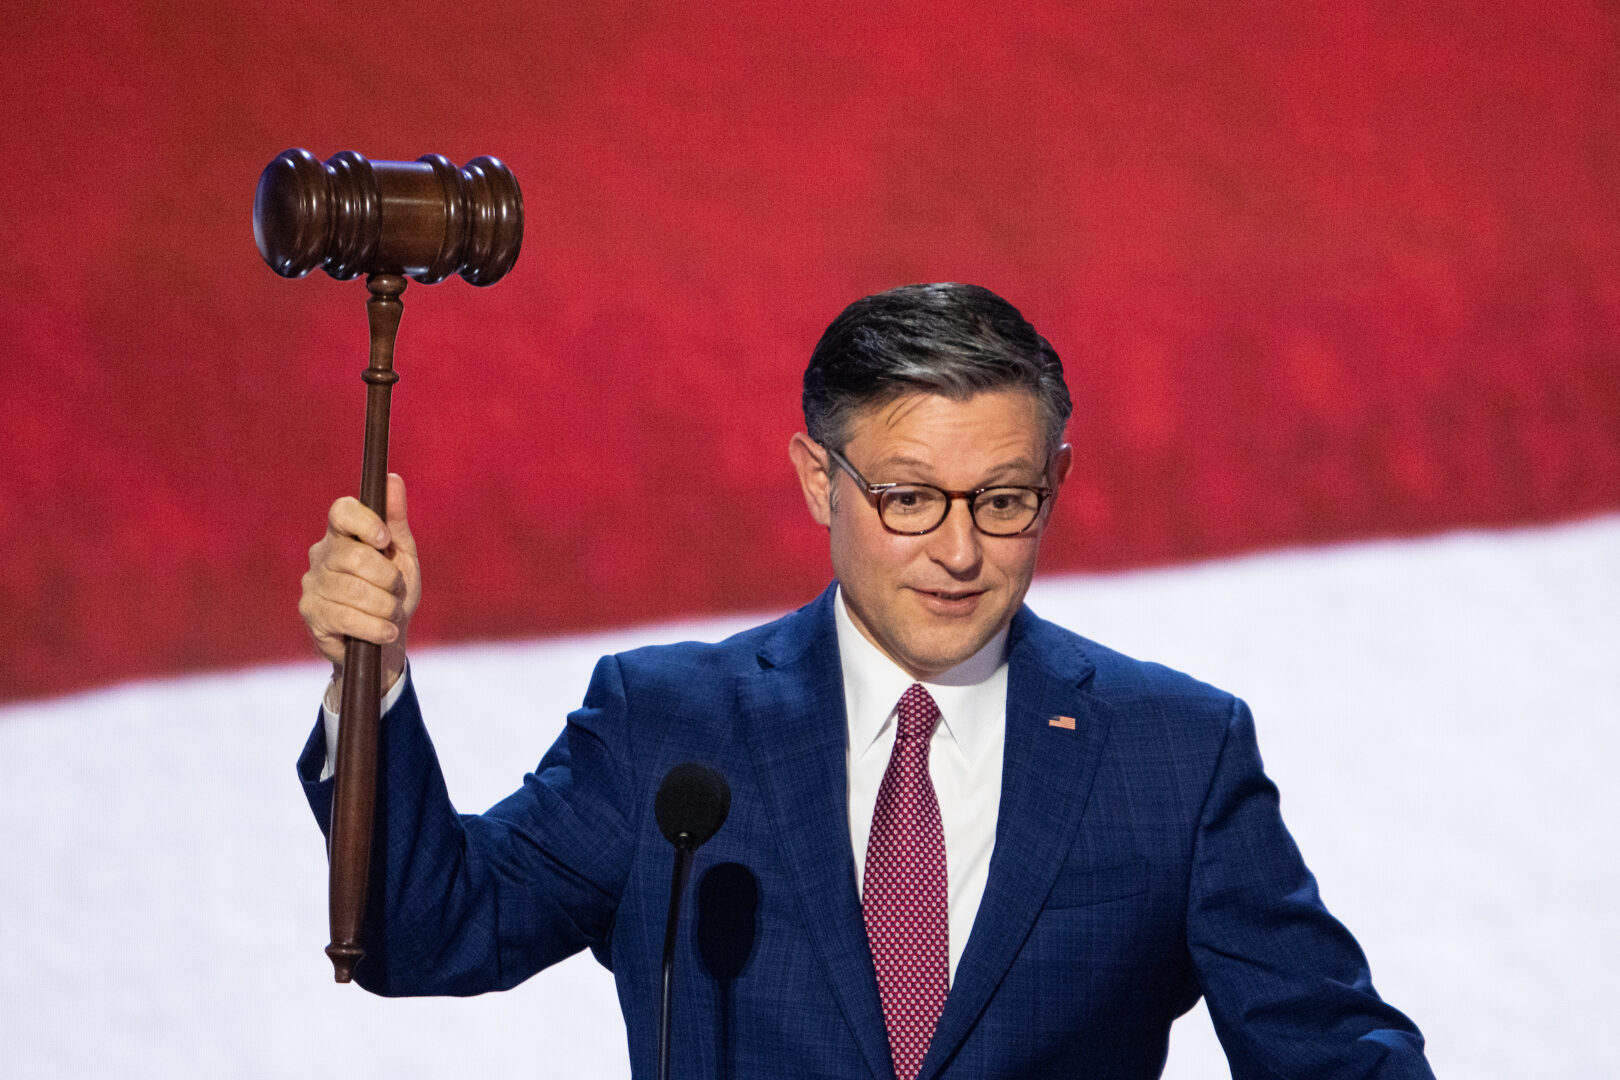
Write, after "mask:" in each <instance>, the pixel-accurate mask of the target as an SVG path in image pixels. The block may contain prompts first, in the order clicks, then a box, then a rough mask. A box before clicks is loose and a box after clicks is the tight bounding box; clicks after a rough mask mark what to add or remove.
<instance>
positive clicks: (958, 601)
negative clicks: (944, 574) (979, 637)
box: [914, 589, 985, 615]
mask: <svg viewBox="0 0 1620 1080" xmlns="http://www.w3.org/2000/svg"><path fill="white" fill-rule="evenodd" d="M914 591H915V592H916V593H917V595H918V596H919V597H920V598H921V599H922V602H923V606H924V607H926V608H928V609H929V610H931V611H934V612H937V613H938V614H941V615H966V614H968V613H970V612H972V611H973V609H974V608H976V607H978V605H979V597H981V596H983V595H984V593H985V590H983V589H916V590H914Z"/></svg>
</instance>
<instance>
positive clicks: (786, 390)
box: [0, 2, 1620, 699]
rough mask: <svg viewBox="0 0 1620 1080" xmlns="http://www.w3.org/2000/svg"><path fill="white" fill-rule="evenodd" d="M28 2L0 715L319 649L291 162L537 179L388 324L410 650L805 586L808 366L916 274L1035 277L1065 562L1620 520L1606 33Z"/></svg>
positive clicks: (353, 294) (1618, 61)
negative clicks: (483, 240) (848, 325)
mask: <svg viewBox="0 0 1620 1080" xmlns="http://www.w3.org/2000/svg"><path fill="white" fill-rule="evenodd" d="M447 11H450V12H451V13H450V14H446V12H447ZM7 24H8V25H7V27H6V41H5V44H3V45H0V61H3V62H0V110H3V113H0V116H3V119H4V129H3V138H4V142H3V146H0V149H3V150H4V153H5V160H6V163H7V165H8V166H9V169H8V177H7V180H6V195H5V198H4V201H3V204H0V225H3V227H4V236H5V238H6V240H7V248H8V251H9V253H10V267H9V269H8V270H7V272H6V273H5V274H4V275H3V276H0V416H3V418H4V423H3V425H0V699H3V698H16V697H21V696H34V695H40V694H47V693H53V692H57V691H61V690H66V689H71V688H76V687H80V686H85V685H89V684H93V683H99V682H104V681H109V680H114V679H118V678H124V677H128V676H135V675H143V674H153V673H162V672H170V671H178V670H185V669H194V668H200V667H208V666H215V665H222V664H240V663H250V662H257V661H263V660H270V659H276V658H282V657H289V656H299V655H307V654H306V653H305V652H304V649H305V646H304V644H303V635H302V628H301V625H300V623H299V621H298V617H297V614H296V611H295V602H296V595H297V590H298V578H299V575H300V574H301V573H302V571H303V569H304V565H305V554H304V553H305V549H306V548H307V547H308V545H309V544H310V543H311V542H313V541H314V540H315V539H316V538H317V537H318V536H319V535H320V532H321V528H322V522H323V518H324V513H325V508H326V506H327V504H328V503H329V502H330V501H331V500H332V499H333V498H335V497H336V496H337V495H339V494H345V493H349V492H350V491H352V490H353V489H354V488H355V486H356V484H357V482H358V473H359V449H360V446H359V444H360V424H361V401H362V394H363V389H362V384H361V382H360V380H359V377H358V376H359V372H360V370H361V369H362V368H363V367H364V363H365V317H364V314H363V301H364V296H365V289H364V287H363V286H362V285H360V284H358V283H355V282H347V283H339V282H335V281H332V280H330V279H329V278H327V277H326V276H325V275H315V276H313V277H311V278H309V279H306V280H304V281H301V282H289V281H285V280H282V279H280V278H277V277H276V276H275V275H274V274H272V273H271V271H270V270H269V269H268V268H266V267H265V266H264V265H263V263H262V262H261V261H260V260H259V257H258V254H257V252H256V251H255V249H254V246H253V240H252V231H251V227H250V214H251V205H252V195H253V188H254V184H255V182H256V180H257V177H258V173H259V170H260V169H262V168H263V166H264V165H265V163H267V162H268V161H269V160H270V159H271V158H272V157H273V156H274V155H275V154H276V153H278V152H279V151H281V150H283V149H285V148H287V147H291V146H303V147H307V148H309V149H311V150H313V151H314V152H315V153H316V154H318V155H319V156H320V157H322V158H326V157H329V156H330V155H331V154H333V153H335V152H336V151H338V150H341V149H354V150H359V151H360V152H362V153H364V154H366V155H367V156H369V157H372V158H379V159H400V158H403V159H409V158H414V157H416V156H418V155H420V154H423V153H429V152H435V153H444V154H447V155H448V156H450V157H451V158H452V159H453V160H454V161H456V162H457V163H458V164H459V163H462V162H465V161H466V160H468V159H469V158H471V157H473V156H475V155H477V154H481V153H493V154H496V155H498V156H500V157H502V158H503V159H504V160H506V162H507V163H508V164H509V165H510V166H511V167H512V168H513V170H514V171H515V172H516V174H517V175H518V178H519V180H520V181H521V183H522V185H523V189H524V196H525V201H526V206H527V222H528V226H527V234H526V239H525V243H524V251H523V256H522V258H521V259H520V260H519V262H518V265H517V267H516V269H515V270H514V271H513V272H512V274H511V275H509V277H508V278H507V279H506V280H505V281H503V282H502V283H501V284H499V285H497V286H496V287H494V288H493V289H490V290H487V291H485V290H474V289H473V288H471V287H470V286H467V285H466V284H465V283H463V282H460V281H452V282H450V283H447V284H444V285H442V286H437V287H433V288H426V287H422V286H413V287H411V288H410V289H409V290H408V291H407V292H406V295H405V305H406V314H405V321H404V325H403V327H402V329H401V335H400V345H399V353H398V369H399V371H400V372H401V374H402V376H403V378H402V381H401V382H400V383H399V385H398V387H397V388H396V392H395V399H394V400H395V416H394V426H393V456H392V464H393V466H394V468H396V469H397V470H399V471H401V472H403V473H404V474H405V475H406V477H407V480H408V481H409V483H410V488H411V497H412V518H413V524H414V525H415V529H416V532H417V534H418V537H419V540H420V542H421V545H422V548H423V552H424V562H425V568H424V577H425V582H426V600H425V602H424V604H423V607H422V609H421V612H420V613H419V616H418V622H417V623H416V625H415V627H414V628H413V641H416V642H420V641H433V640H446V639H452V638H458V639H459V638H469V637H471V638H481V637H496V636H508V635H517V634H533V633H545V632H552V631H559V630H564V629H570V628H578V627H590V626H601V625H607V624H614V623H622V622H625V621H630V620H641V619H651V618H658V617H663V616H670V615H676V614H683V613H691V612H699V611H713V610H736V609H768V608H780V607H785V606H788V605H791V604H794V603H797V602H799V601H801V600H803V599H805V598H807V597H808V596H809V595H810V594H811V592H812V591H813V590H815V589H816V588H818V587H819V586H820V585H821V584H822V583H823V582H824V581H825V579H826V577H827V575H828V572H829V571H828V565H827V561H826V555H825V551H824V537H823V536H822V534H820V533H819V531H818V530H817V529H816V528H815V527H814V526H813V524H812V523H811V522H810V521H809V519H808V517H807V516H806V515H805V513H804V510H803V507H802V504H801V502H800V500H799V496H798V493H797V491H796V489H795V486H794V484H793V482H792V479H791V477H790V474H789V471H788V467H787V463H786V455H785V447H786V443H787V439H788V436H789V435H790V434H791V433H792V432H793V431H794V430H796V429H797V426H798V423H799V419H798V412H797V400H798V381H799V377H800V374H801V372H802V370H803V365H804V362H805V360H806V358H807V357H808V355H809V351H810V348H811V346H812V345H813V344H814V342H815V340H816V338H817V336H819V333H820V331H821V329H822V328H823V327H824V326H825V325H826V323H827V322H828V321H830V320H831V318H832V317H833V316H834V315H835V314H836V313H837V312H838V310H839V309H841V308H842V306H843V305H844V304H846V303H847V302H849V301H850V300H852V299H854V298H856V297H858V296H860V295H863V294H865V293H868V292H872V291H875V290H878V289H882V288H887V287H889V286H892V285H897V284H901V283H905V282H910V281H924V280H968V281H975V282H979V283H981V284H984V285H987V286H989V287H991V288H993V289H996V290H997V291H999V292H1002V293H1003V294H1004V295H1006V296H1007V297H1009V298H1010V299H1011V300H1013V302H1014V303H1016V304H1018V305H1019V306H1020V307H1021V308H1022V309H1023V311H1024V313H1025V314H1026V315H1027V316H1028V317H1029V318H1030V319H1031V321H1033V322H1034V323H1035V324H1036V326H1037V327H1038V328H1039V329H1041V330H1042V332H1043V333H1045V334H1046V336H1047V337H1048V338H1049V339H1051V340H1052V342H1053V343H1054V344H1055V345H1056V347H1057V349H1058V351H1059V353H1060V354H1061V355H1062V356H1063V358H1064V360H1065V364H1066V367H1067V371H1068V378H1069V384H1070V387H1071V389H1072V391H1073V393H1074V396H1075V399H1076V403H1077V412H1076V419H1075V422H1074V423H1073V424H1072V426H1071V435H1072V440H1073V442H1074V443H1075V445H1076V449H1077V454H1078V467H1077V470H1076V473H1075V478H1074V479H1073V480H1072V481H1071V484H1070V486H1069V488H1068V489H1066V491H1065V493H1064V500H1063V503H1062V504H1061V506H1060V509H1059V522H1058V526H1057V528H1056V529H1055V530H1054V531H1053V532H1051V533H1050V534H1049V539H1048V541H1047V551H1046V566H1047V567H1048V568H1050V569H1076V568H1088V569H1096V568H1116V567H1126V566H1137V565H1143V564H1152V563H1159V562H1165V561H1179V560H1187V559H1196V558H1201V557H1206V556H1213V555H1219V554H1224V553H1229V552H1236V551H1243V550H1250V549H1256V548H1263V547H1270V546H1276V545H1285V544H1296V543H1317V542H1325V541H1334V540H1344V539H1353V538H1359V537H1368V536H1382V535H1399V534H1412V533H1422V532H1427V531H1433V530H1439V529H1446V528H1452V527H1457V526H1468V525H1503V524H1512V523H1519V522H1536V521H1548V520H1555V519H1560V518H1567V517H1570V516H1575V515H1580V514H1584V513H1589V512H1593V511H1599V510H1603V509H1613V508H1616V507H1620V370H1617V366H1616V360H1617V354H1620V276H1617V273H1616V270H1617V267H1620V209H1617V208H1620V92H1617V87H1620V80H1617V75H1620V16H1617V15H1616V13H1615V9H1614V8H1613V7H1612V6H1609V5H1602V4H1599V3H1595V2H1594V3H1579V2H1568V3H1546V2H1538V3H1534V4H1530V3H1524V4H1495V5H1480V4H1476V3H1455V4H1440V3H1417V4H1402V5H1383V4H1371V3H1335V4H1322V5H1309V4H1305V5H1302V4H1290V3H1275V4H1269V3H1231V4H1220V5H1209V4H1170V5H1159V6H1154V7H1152V10H1146V9H1145V6H1144V5H1139V4H1134V3H1130V4H1126V3H1114V4H1087V5H1073V4H1067V3H1050V4H1041V3H1023V4H1018V5H1000V6H997V7H994V8H992V7H991V6H990V5H981V4H968V3H936V4H930V5H926V6H924V5H897V4H872V3H864V4H849V5H838V6H828V5H818V4H807V3H795V4H791V5H783V4H774V3H754V4H746V3H708V4H701V5H665V4H640V5H637V4H625V5H616V6H608V5H603V4H601V3H595V2H593V3H577V4H566V3H549V4H544V5H527V6H518V5H506V4H492V3H483V2H463V3H460V4H457V5H455V6H454V7H453V8H451V9H447V8H446V7H445V6H444V5H439V4H424V3H395V4H390V5H360V4H354V5H342V4H336V3H328V4H299V5H294V4H255V5H245V4H243V5H237V4H230V5H223V6H204V5H196V6H191V5H165V4H119V5H112V4H105V5H97V4H89V5H82V6H75V5H55V4H53V5H45V4H38V5H26V4H13V5H11V6H10V7H9V8H8V17H7ZM744 511H746V515H745V516H744V514H743V512H744Z"/></svg>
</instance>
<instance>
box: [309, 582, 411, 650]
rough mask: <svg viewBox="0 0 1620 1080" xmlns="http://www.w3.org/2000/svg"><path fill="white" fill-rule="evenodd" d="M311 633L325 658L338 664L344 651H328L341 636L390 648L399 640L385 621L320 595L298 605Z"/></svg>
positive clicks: (312, 596)
mask: <svg viewBox="0 0 1620 1080" xmlns="http://www.w3.org/2000/svg"><path fill="white" fill-rule="evenodd" d="M298 609H299V613H300V614H302V615H303V617H304V623H305V624H306V625H307V626H308V627H309V630H310V634H311V635H312V636H313V637H314V638H315V640H316V644H317V646H318V647H320V649H321V652H322V653H323V654H326V655H327V657H328V659H331V660H333V661H334V662H340V660H341V657H342V653H343V650H342V649H340V648H339V649H335V650H334V652H328V648H329V647H332V646H334V645H335V643H336V642H337V641H339V640H341V639H342V638H344V637H352V638H359V639H360V640H361V641H369V642H372V643H373V644H376V645H390V644H393V643H394V642H395V641H397V640H398V639H399V636H400V635H399V627H398V626H395V625H394V624H393V623H392V622H390V621H388V620H387V619H383V618H379V617H378V616H376V615H370V614H367V613H366V612H364V611H361V610H359V609H358V608H354V607H349V606H348V605H346V604H337V603H333V602H332V601H331V600H329V599H327V598H325V597H323V596H319V595H312V594H306V595H305V597H304V599H303V601H302V602H300V603H299V605H298Z"/></svg>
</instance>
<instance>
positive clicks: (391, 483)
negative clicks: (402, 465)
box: [387, 473, 416, 551]
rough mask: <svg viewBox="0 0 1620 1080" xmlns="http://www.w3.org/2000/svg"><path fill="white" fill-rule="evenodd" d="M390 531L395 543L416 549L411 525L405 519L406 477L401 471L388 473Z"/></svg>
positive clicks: (409, 548) (411, 549)
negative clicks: (400, 473)
mask: <svg viewBox="0 0 1620 1080" xmlns="http://www.w3.org/2000/svg"><path fill="white" fill-rule="evenodd" d="M387 521H388V533H389V535H390V536H391V537H392V539H393V541H394V543H395V544H398V545H400V546H402V547H405V548H406V549H408V550H410V551H415V550H416V541H415V539H413V538H412V536H411V527H410V525H409V524H407V523H406V521H405V478H404V477H402V476H400V475H399V473H389V474H388V517H387Z"/></svg>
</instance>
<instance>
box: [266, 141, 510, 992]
mask: <svg viewBox="0 0 1620 1080" xmlns="http://www.w3.org/2000/svg"><path fill="white" fill-rule="evenodd" d="M253 239H254V240H255V242H257V244H258V245H259V254H260V255H263V256H264V261H265V262H267V263H269V264H270V267H271V269H273V270H274V271H275V272H276V273H278V274H280V275H281V276H283V277H293V278H296V277H303V276H304V275H305V274H308V273H309V272H310V271H311V270H314V269H315V268H316V267H321V268H323V269H325V270H326V272H327V273H328V274H331V275H332V276H333V277H335V278H338V279H340V280H346V279H348V278H352V277H356V276H358V275H360V274H365V275H366V287H367V289H369V290H370V293H371V296H370V298H369V299H368V300H367V301H366V314H367V318H368V321H369V323H370V327H371V362H370V365H369V366H368V367H367V368H366V370H365V372H364V373H363V375H362V376H361V377H362V378H363V379H364V380H365V382H366V439H365V452H364V456H363V458H362V462H361V469H360V501H361V502H362V503H364V504H365V505H366V506H367V507H369V508H370V509H371V510H372V511H373V512H375V513H376V514H377V516H378V517H386V516H387V491H388V406H389V397H390V391H391V390H392V388H393V385H394V383H395V382H397V381H398V380H399V375H398V374H397V373H396V372H395V371H394V338H395V335H396V334H397V333H398V332H399V319H400V316H401V315H402V314H403V313H404V304H403V303H402V302H401V300H400V294H402V293H403V292H404V291H405V285H406V278H407V277H410V278H414V279H415V280H417V281H419V282H421V283H422V284H424V285H432V284H435V283H436V282H440V281H443V280H444V279H445V278H447V277H449V276H450V275H451V274H460V275H461V276H462V277H463V278H465V279H467V280H468V281H470V282H471V283H472V284H474V285H493V284H494V283H495V282H497V281H499V280H500V279H501V278H502V277H504V276H505V274H506V272H507V271H508V270H510V269H512V264H513V263H515V262H516V261H517V257H518V249H519V248H521V247H522V245H523V194H522V192H520V191H519V190H518V183H517V178H516V177H514V176H513V175H512V172H511V170H510V169H508V168H507V167H506V166H505V165H503V164H501V162H499V161H498V160H496V159H495V158H492V157H477V158H474V159H473V160H471V161H469V162H468V163H467V165H466V166H465V167H464V168H460V169H458V168H456V167H455V166H454V165H452V164H451V163H450V161H449V159H448V158H445V157H443V156H442V155H439V154H428V155H426V156H424V157H421V158H418V159H417V160H416V161H367V160H366V159H365V158H363V157H361V156H360V155H359V154H357V153H355V152H353V151H352V150H345V151H343V152H342V153H340V154H336V155H334V156H333V157H331V158H330V159H328V160H327V161H326V162H325V163H324V164H323V163H322V162H321V161H319V160H318V159H317V158H316V157H315V155H314V154H311V153H310V152H309V151H308V150H287V151H285V152H283V153H282V154H280V155H278V156H277V157H276V159H275V160H274V161H272V162H271V163H270V164H269V165H266V166H265V169H264V172H263V173H262V174H260V176H259V190H258V193H257V194H256V195H255V197H254V200H253ZM381 684H382V650H381V649H380V648H379V647H378V646H376V645H374V644H372V643H371V642H369V641H357V640H355V639H354V638H349V639H348V641H347V643H346V645H345V652H344V661H343V698H342V702H343V705H342V723H341V724H340V726H339V729H338V748H337V763H336V764H337V768H336V780H335V783H334V788H333V792H332V815H331V831H330V834H329V837H328V846H327V854H328V858H329V864H330V865H329V873H330V885H329V893H328V898H329V902H330V914H331V924H332V941H331V944H329V945H328V946H327V947H326V955H327V956H329V957H331V960H332V967H333V971H334V973H335V975H336V978H337V981H338V982H349V981H350V980H351V979H352V978H353V977H354V966H355V964H356V963H358V962H359V960H360V958H361V957H362V956H364V955H365V949H364V948H363V946H362V943H361V942H360V923H361V920H362V919H363V918H364V915H365V909H366V887H367V878H368V876H369V871H370V868H371V839H372V823H373V822H372V819H373V816H374V811H375V809H376V803H377V740H378V726H379V725H378V715H377V710H378V702H379V699H380V697H381V690H382V686H381Z"/></svg>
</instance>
